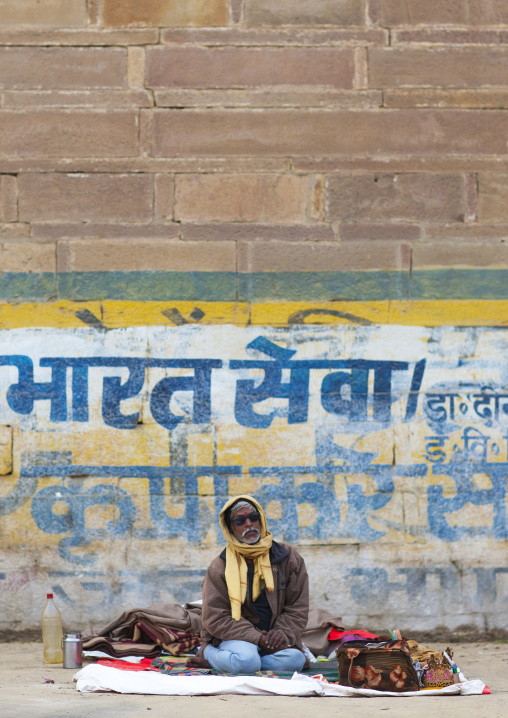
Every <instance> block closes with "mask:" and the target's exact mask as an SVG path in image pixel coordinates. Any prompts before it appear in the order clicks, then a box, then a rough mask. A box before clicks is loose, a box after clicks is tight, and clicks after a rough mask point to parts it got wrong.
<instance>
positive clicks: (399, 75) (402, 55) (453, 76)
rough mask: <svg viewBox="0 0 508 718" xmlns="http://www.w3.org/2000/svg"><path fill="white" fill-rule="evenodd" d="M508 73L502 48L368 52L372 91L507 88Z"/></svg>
mask: <svg viewBox="0 0 508 718" xmlns="http://www.w3.org/2000/svg"><path fill="white" fill-rule="evenodd" d="M507 72H508V50H506V49H505V48H500V47H460V48H448V47H440V48H429V47H425V48H414V47H411V48H407V47H405V48H377V47H375V48H371V49H370V50H369V82H370V87H371V88H380V87H411V86H416V87H417V86H425V85H427V86H429V85H431V86H435V87H480V86H482V85H506V77H507Z"/></svg>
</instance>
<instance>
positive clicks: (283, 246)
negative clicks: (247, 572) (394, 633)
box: [0, 0, 508, 637]
mask: <svg viewBox="0 0 508 718" xmlns="http://www.w3.org/2000/svg"><path fill="white" fill-rule="evenodd" d="M507 43H508V2H507V1H506V0H483V1H482V0H460V1H459V0H0V553H1V562H0V634H1V632H2V631H4V630H12V629H13V628H14V629H20V630H21V629H29V628H33V627H35V626H38V625H39V620H40V618H39V617H40V613H41V609H42V597H43V596H44V593H45V592H46V590H48V588H51V589H52V590H53V591H54V593H55V595H56V596H57V600H58V602H59V604H60V606H61V608H62V610H63V613H64V621H65V624H66V627H67V628H68V629H72V630H77V629H78V628H83V627H84V626H85V624H86V623H88V622H90V621H91V622H93V623H94V625H95V626H97V625H99V624H100V623H101V622H104V623H106V622H107V621H109V620H110V619H111V618H113V617H114V615H116V614H118V613H120V612H122V611H123V610H125V609H126V608H128V607H132V606H136V605H143V604H145V605H146V604H149V603H156V602H161V601H168V600H169V601H171V600H175V601H178V602H181V601H186V600H188V599H189V598H198V597H199V594H200V582H201V579H202V576H203V575H204V571H205V570H206V567H207V565H208V564H209V562H210V560H211V559H212V558H213V557H215V555H216V554H217V552H218V549H219V547H220V546H222V545H223V537H222V534H221V531H220V527H219V525H218V512H219V511H220V508H221V506H222V504H223V502H224V500H225V498H226V497H227V496H231V495H234V494H237V493H243V492H249V493H252V494H253V495H255V496H256V497H257V498H258V499H259V501H260V502H261V503H262V504H263V506H265V508H266V510H267V515H268V521H269V525H270V527H271V529H272V530H273V532H274V535H275V536H276V538H278V539H279V540H287V541H288V542H291V543H295V544H297V545H298V547H299V550H301V552H302V553H303V555H304V556H305V558H306V560H307V563H308V566H309V570H310V576H311V598H312V602H313V604H314V605H317V606H321V607H324V608H327V609H329V610H330V611H332V612H333V613H335V614H336V615H342V616H344V620H345V622H346V624H347V625H348V626H350V627H354V626H356V627H358V626H361V627H365V628H372V629H374V630H376V631H377V630H383V631H384V632H386V629H387V627H390V626H399V627H400V628H401V629H407V633H408V634H409V633H410V631H411V630H432V629H435V628H436V627H437V626H439V625H441V626H443V625H444V626H446V627H448V628H450V629H457V630H458V632H459V633H464V632H465V631H466V630H469V629H471V628H473V629H475V630H476V629H479V630H480V631H485V630H493V631H495V632H496V633H495V635H496V637H499V636H500V635H501V633H500V631H503V630H504V629H505V627H506V625H507V621H508V615H507V607H506V601H505V599H504V597H505V596H506V587H507V585H508V584H507V580H508V569H507V568H506V544H507V541H508V521H507V512H506V499H507V497H506V476H507V475H508V453H507V449H506V436H507V433H508V430H507V427H508V405H507V403H508V402H507V397H508V379H507V376H508V375H507V371H506V356H507V353H508V343H507V339H506V332H505V327H506V326H507V325H508V255H507V243H506V242H505V239H506V236H507V230H508V174H507V172H506V168H507V151H508V111H507V110H506V109H505V108H508V79H507V77H508V75H507V67H508V47H507ZM318 324H321V325H323V326H316V325H318ZM387 325H392V326H387ZM401 325H405V326H401ZM263 372H265V376H264V378H263ZM39 598H41V600H39ZM464 626H466V629H464ZM461 627H462V628H461Z"/></svg>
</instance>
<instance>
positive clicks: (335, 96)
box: [4, 86, 383, 110]
mask: <svg viewBox="0 0 508 718" xmlns="http://www.w3.org/2000/svg"><path fill="white" fill-rule="evenodd" d="M18 94H19V93H18ZM24 94H26V93H24ZM154 95H155V104H156V105H157V106H158V107H248V108H252V107H330V108H336V107H340V108H342V109H343V110H344V109H366V108H369V107H370V108H373V107H381V106H382V104H383V95H382V92H381V90H371V91H369V90H365V91H359V92H358V91H352V90H330V89H324V88H322V87H319V88H310V89H309V88H307V87H304V88H302V87H296V86H294V87H292V88H290V89H283V88H262V89H256V90H188V89H185V90H155V93H154ZM7 102H12V101H11V100H9V99H8V98H7V93H6V94H5V95H4V104H5V107H7V106H8V105H7V104H6V103H7Z"/></svg>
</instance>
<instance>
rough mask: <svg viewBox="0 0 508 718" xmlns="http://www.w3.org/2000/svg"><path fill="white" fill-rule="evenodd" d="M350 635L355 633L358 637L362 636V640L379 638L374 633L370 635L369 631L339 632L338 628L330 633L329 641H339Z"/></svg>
mask: <svg viewBox="0 0 508 718" xmlns="http://www.w3.org/2000/svg"><path fill="white" fill-rule="evenodd" d="M348 633H355V634H356V635H357V636H361V637H362V638H377V636H375V635H374V634H373V633H369V632H368V631H338V630H337V629H336V628H332V630H331V631H330V633H329V634H328V640H329V641H338V640H339V639H340V638H342V636H345V635H347V634H348Z"/></svg>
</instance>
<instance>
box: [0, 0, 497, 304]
mask: <svg viewBox="0 0 508 718" xmlns="http://www.w3.org/2000/svg"><path fill="white" fill-rule="evenodd" d="M0 10H1V22H0V208H1V224H0V241H1V252H2V254H1V256H2V265H1V271H2V276H1V278H0V287H1V288H2V297H3V298H5V299H13V300H25V299H26V300H39V301H40V300H43V301H44V300H51V299H54V298H58V299H66V300H71V299H80V300H83V299H90V300H92V299H101V298H106V297H107V296H108V287H109V286H110V285H109V282H108V279H107V278H104V280H103V281H102V284H101V288H100V289H99V288H98V285H97V281H98V280H97V278H96V277H95V278H94V277H92V276H89V273H90V272H94V271H97V269H91V267H97V261H96V259H94V257H97V255H98V254H99V255H100V254H101V253H102V252H105V257H106V256H107V260H106V261H104V263H103V265H102V267H101V268H102V269H103V270H104V271H105V272H110V271H136V270H138V269H142V270H146V271H164V272H189V271H193V270H194V269H196V268H197V267H199V271H207V269H208V271H213V270H215V271H220V272H228V273H237V274H242V275H245V274H251V273H257V272H261V273H265V272H270V271H280V267H281V265H282V266H283V267H284V269H285V271H289V272H293V271H295V272H297V273H298V272H301V271H313V272H322V271H327V272H330V271H332V272H333V271H335V272H337V271H349V270H353V271H359V272H371V273H374V274H376V273H377V274H378V275H379V272H382V273H386V272H387V271H388V272H391V273H397V274H400V275H401V276H402V277H403V278H404V280H406V279H407V278H408V277H410V278H413V277H418V276H420V275H421V277H422V279H423V278H424V277H426V274H425V273H426V272H427V273H428V270H432V271H433V272H435V271H436V270H437V271H439V270H441V271H442V270H445V274H444V275H443V276H445V277H446V278H447V279H446V281H445V282H444V283H443V286H442V288H441V291H442V293H443V296H447V297H448V298H456V299H467V298H469V297H470V294H471V291H472V290H471V287H469V288H468V287H466V286H465V283H464V281H463V273H462V274H461V273H458V274H457V272H454V271H453V270H454V269H456V268H457V267H458V266H460V268H461V269H471V270H475V269H476V268H477V258H478V253H481V254H482V256H483V257H484V260H483V262H482V267H484V268H504V267H505V265H506V261H507V258H506V248H505V242H504V237H505V235H506V227H507V225H508V210H507V207H508V204H507V202H506V197H507V195H508V183H507V181H506V151H507V142H508V120H507V117H508V115H507V113H506V111H505V110H504V107H505V105H507V97H508V94H507V93H508V88H507V81H506V67H507V64H508V50H507V49H506V41H507V37H508V35H507V33H508V11H507V10H506V7H505V4H504V3H503V2H501V1H499V2H488V3H487V2H482V3H475V2H464V3H454V2H452V1H451V0H433V2H426V3H420V2H412V1H411V2H405V1H404V2H403V1H402V0H400V1H399V0H340V1H335V2H330V1H329V0H313V1H312V2H310V1H308V0H298V2H291V3H290V2H286V0H263V2H259V0H256V1H254V0H252V2H251V1H250V0H213V1H210V2H206V3H204V2H201V0H199V1H198V0H192V2H190V1H189V0H157V2H139V1H138V0H129V1H126V0H122V1H121V2H118V1H117V0H114V1H113V0H111V1H110V0H88V2H87V1H86V0H71V1H69V0H65V1H64V0H40V1H38V2H35V0H19V1H17V2H14V1H13V0H2V2H1V5H0ZM119 223H121V224H122V225H124V226H123V227H122V226H119ZM117 240H125V242H122V241H117ZM147 241H148V242H149V243H150V247H151V248H152V251H151V252H150V253H148V254H147V253H146V252H145V251H144V249H143V248H144V246H145V244H146V242H147ZM230 245H232V246H230ZM168 247H172V248H174V249H175V251H174V252H173V251H168ZM211 248H212V249H213V255H214V257H215V259H214V261H213V270H212V267H211V266H210V267H209V268H207V267H203V262H202V258H203V256H205V255H206V256H208V254H209V252H210V249H211ZM69 249H71V251H70V252H69ZM309 253H310V254H311V255H312V257H313V259H312V262H310V264H309V263H308V262H307V259H304V260H303V261H302V258H303V257H305V258H307V257H308V255H309ZM71 255H72V256H73V257H74V260H73V261H72V263H71V264H69V259H68V258H69V256H71ZM140 255H143V256H144V261H143V263H142V265H141V266H140V265H139V264H138V263H139V261H140V260H139V257H140ZM78 257H79V259H78ZM458 259H459V260H460V261H457V260H458ZM272 262H274V264H272ZM73 273H79V277H78V275H75V281H69V278H70V276H71V275H72V274H73ZM26 275H30V276H26ZM450 276H451V278H452V281H451V282H450ZM384 279H385V275H384V274H381V275H379V276H378V277H377V280H378V281H377V284H378V291H377V292H376V297H375V298H378V299H384V298H386V296H385V293H386V289H385V288H383V282H384ZM219 281H220V280H219ZM242 281H243V279H242ZM237 284H238V283H237ZM409 284H411V281H409ZM413 284H415V282H413ZM466 284H467V283H466ZM71 286H72V289H71ZM403 287H404V289H400V288H399V290H398V291H394V292H392V293H391V294H390V296H389V298H391V299H400V300H407V299H409V298H410V297H412V298H416V295H415V293H414V291H413V292H407V291H405V289H406V288H407V282H406V281H404V282H403ZM414 288H415V289H416V286H415V287H414ZM496 289H499V287H498V285H496ZM416 291H417V295H418V296H419V297H420V298H421V299H425V298H438V297H437V296H436V292H435V288H434V287H432V288H431V287H430V286H429V285H428V284H425V282H423V283H420V284H419V285H418V287H417V289H416ZM168 292H170V290H169V289H167V288H166V289H163V288H162V287H160V288H159V290H158V293H157V295H156V296H155V295H154V296H153V299H166V298H173V299H176V298H179V299H184V298H187V297H184V296H182V295H181V293H180V294H179V296H173V297H168ZM482 292H483V294H485V293H486V294H485V296H487V295H488V296H489V297H490V298H493V296H492V285H491V282H490V281H486V282H485V286H483V285H482V287H481V289H480V288H476V289H475V293H476V295H477V296H478V298H480V295H481V293H482ZM478 293H480V294H478ZM283 294H284V293H283ZM144 296H145V294H144V293H143V291H142V289H141V288H140V287H139V286H138V285H136V286H135V287H134V286H131V287H130V289H129V297H130V298H132V299H136V298H141V297H144ZM336 296H337V293H336V292H331V293H330V292H328V291H321V292H320V296H319V297H317V296H316V297H314V298H316V299H317V298H319V299H320V300H322V301H326V300H332V299H334V298H336ZM339 296H340V297H341V298H342V299H350V300H362V299H365V298H367V297H366V296H365V294H364V292H363V289H362V286H361V284H360V285H358V287H357V288H356V289H355V287H349V288H347V290H346V291H345V292H340V293H339ZM110 298H117V299H119V298H121V297H120V296H119V295H118V293H117V290H116V289H115V291H114V292H113V294H112V296H111V297H110ZM188 298H189V299H207V298H210V297H207V296H205V295H204V294H203V292H202V291H197V294H196V295H195V296H194V295H193V296H188ZM228 298H229V297H228ZM231 298H233V297H231ZM235 298H237V299H241V300H244V301H247V302H251V301H256V300H258V299H260V298H261V297H257V296H250V295H249V293H248V292H247V294H243V295H242V296H240V295H239V294H238V291H237V292H236V296H235ZM262 298H266V299H283V298H287V297H284V296H282V295H281V296H278V295H270V296H267V297H262ZM369 298H374V297H369Z"/></svg>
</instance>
